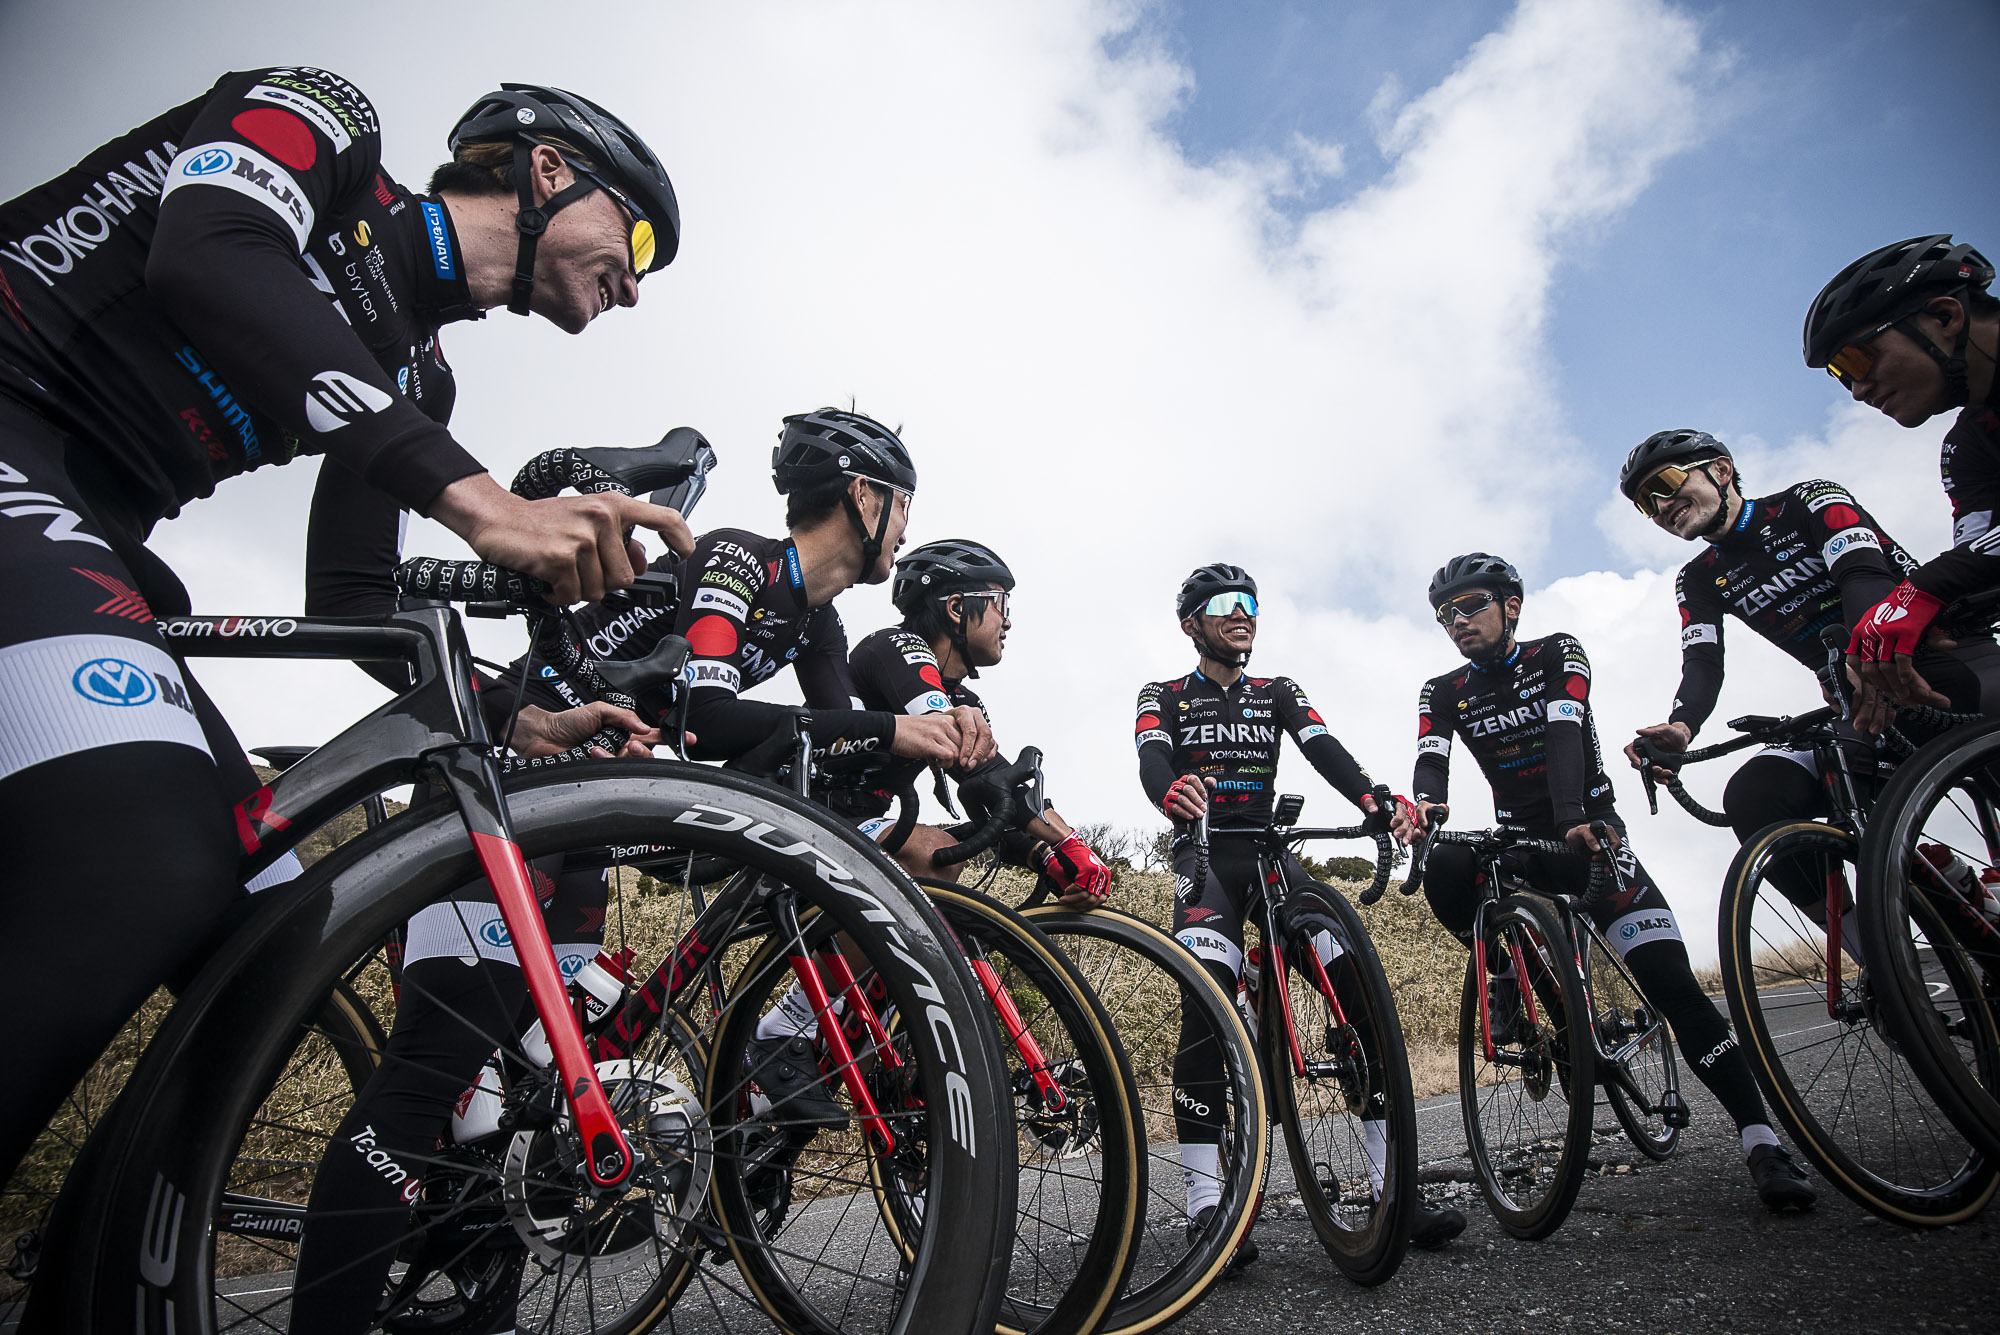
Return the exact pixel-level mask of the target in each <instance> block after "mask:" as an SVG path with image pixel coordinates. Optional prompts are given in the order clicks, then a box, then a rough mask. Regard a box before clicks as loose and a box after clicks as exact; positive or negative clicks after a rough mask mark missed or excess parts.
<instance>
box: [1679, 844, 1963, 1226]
mask: <svg viewBox="0 0 2000 1335" xmlns="http://www.w3.org/2000/svg"><path fill="white" fill-rule="evenodd" d="M1856 856H1857V841H1856V840H1855V838H1854V836H1853V835H1851V834H1849V833H1848V832H1847V831H1845V830H1841V829H1836V828H1834V827H1833V826H1830V825H1824V824H1820V823H1818V822H1815V821H1801V822H1793V823H1780V824H1776V825H1769V826H1766V827H1765V828H1764V829H1762V830H1759V831H1758V832H1757V833H1756V834H1754V835H1752V836H1751V837H1750V838H1749V839H1747V840H1745V841H1744V843H1743V846H1742V847H1741V848H1740V849H1738V850H1737V853H1736V857H1735V859H1734V860H1733V861H1732V862H1731V863H1730V866H1729V871H1728V874H1727V875H1726V876H1725V877H1724V880H1723V893H1722V901H1721V905H1720V915H1721V916H1720V919H1719V921H1718V924H1717V939H1718V941H1719V943H1720V945H1721V948H1722V949H1721V953H1722V975H1723V976H1722V981H1723V986H1724V989H1725V991H1726V992H1727V993H1728V995H1729V1014H1730V1019H1731V1020H1732V1021H1733V1022H1734V1023H1735V1025H1736V1032H1737V1034H1738V1035H1739V1036H1741V1038H1742V1039H1743V1041H1744V1044H1745V1055H1746V1056H1748V1057H1749V1059H1750V1065H1751V1068H1752V1069H1753V1070H1755V1071H1756V1073H1757V1082H1758V1084H1759V1085H1761V1086H1762V1087H1763V1089H1764V1094H1765V1097H1766V1099H1768V1100H1769V1102H1770V1104H1771V1109H1772V1111H1773V1112H1774V1113H1776V1114H1777V1117H1778V1120H1779V1121H1780V1122H1781V1123H1782V1124H1783V1125H1784V1128H1785V1130H1786V1131H1787V1132H1788V1133H1789V1134H1790V1135H1791V1137H1792V1142H1793V1143H1794V1144H1795V1145H1797V1146H1798V1147H1799V1150H1800V1152H1801V1153H1803V1154H1804V1155H1805V1156H1806V1158H1808V1159H1810V1160H1811V1161H1812V1163H1813V1165H1814V1167H1816V1168H1818V1169H1819V1171H1820V1173H1821V1175H1822V1176H1824V1177H1825V1178H1826V1180H1827V1181H1829V1182H1831V1183H1833V1185H1834V1186H1835V1187H1836V1188H1838V1189H1839V1190H1840V1192H1841V1193H1842V1194H1843V1195H1845V1196H1846V1197H1848V1199H1850V1200H1852V1201H1853V1202H1854V1203H1855V1204H1857V1205H1859V1206H1861V1208H1863V1209H1864V1210H1869V1211H1871V1212H1873V1213H1875V1214H1878V1215H1881V1216H1882V1217H1883V1218H1885V1219H1891V1220H1894V1221H1895V1222H1897V1223H1899V1224H1906V1225H1909V1226H1911V1227H1938V1226H1942V1225H1945V1224H1955V1223H1960V1222H1963V1221H1964V1220H1967V1219H1970V1218H1971V1217H1972V1216H1973V1215H1975V1214H1977V1213H1979V1211H1981V1210H1983V1209H1984V1208H1985V1207H1986V1204H1987V1202H1988V1201H1990V1200H1992V1199H1993V1192H1994V1188H1995V1185H1996V1182H2000V1168H1996V1166H1995V1165H1994V1163H1993V1161H1992V1160H1990V1159H1988V1158H1987V1157H1986V1156H1984V1155H1982V1154H1980V1153H1979V1152H1978V1151H1977V1150H1976V1149H1974V1148H1973V1147H1972V1146H1971V1145H1970V1144H1968V1143H1967V1142H1966V1140H1965V1139H1964V1138H1963V1137H1962V1136H1960V1135H1958V1134H1957V1132H1956V1131H1955V1130H1954V1129H1953V1127H1952V1124H1951V1122H1950V1121H1949V1119H1947V1118H1946V1117H1945V1116H1944V1114H1943V1113H1941V1112H1940V1111H1939V1109H1938V1107H1937V1104H1936V1103H1935V1102H1934V1101H1933V1099H1932V1098H1931V1096H1930V1094H1929V1093H1928V1092H1927V1091H1926V1090H1925V1088H1924V1086H1923V1083H1922V1082H1921V1081H1920V1080H1919V1079H1918V1078H1917V1076H1916V1074H1915V1072H1914V1071H1912V1070H1911V1069H1910V1065H1909V1063H1908V1062H1907V1061H1905V1060H1904V1057H1903V1053H1902V1051H1901V1050H1900V1049H1899V1047H1898V1046H1897V1045H1895V1044H1892V1043H1889V1042H1885V1041H1883V1037H1882V1035H1881V1034H1880V1033H1878V1031H1877V1027H1876V1026H1875V1025H1874V1024H1873V1023H1871V1019H1870V1016H1869V1014H1868V1009H1867V1006H1866V1004H1865V1002H1864V1000H1863V992H1862V985H1861V978H1860V975H1861V968H1860V965H1859V962H1858V961H1856V960H1854V959H1853V958H1851V957H1850V956H1847V955H1846V954H1845V953H1843V957H1842V959H1843V977H1842V984H1841V986H1842V994H1841V996H1840V998H1839V1000H1838V1001H1837V1002H1836V1003H1835V1006H1834V1009H1835V1010H1836V1011H1837V1012H1838V1014H1837V1015H1833V1014H1829V1013H1828V1003H1827V999H1826V927H1825V925H1824V924H1823V923H1820V922H1816V921H1814V920H1813V919H1812V918H1811V917H1809V916H1807V915H1806V914H1805V913H1804V912H1803V911H1801V910H1800V909H1798V908H1797V907H1796V906H1795V905H1794V904H1793V903H1792V902H1791V900H1790V899H1788V898H1787V897H1786V896H1785V894H1784V892H1783V888H1782V886H1780V885H1778V884H1775V883H1774V882H1773V880H1772V872H1773V870H1774V869H1776V868H1779V867H1782V866H1784V865H1785V864H1787V863H1790V864H1792V865H1793V866H1795V867H1796V868H1797V870H1796V872H1795V873H1794V874H1795V875H1799V876H1804V875H1811V876H1812V877H1813V878H1814V880H1815V882H1816V883H1817V884H1820V885H1825V884H1827V881H1828V879H1829V878H1830V877H1833V876H1835V875H1838V876H1840V877H1841V878H1842V880H1843V881H1845V880H1846V877H1847V874H1848V869H1849V868H1851V867H1852V865H1853V863H1854V860H1855V858H1856ZM1847 883H1848V884H1851V882H1847ZM1843 898H1845V895H1844V894H1843ZM1857 1081H1865V1082H1866V1084H1865V1085H1863V1086H1862V1087H1859V1088H1857V1087H1856V1082H1857Z"/></svg>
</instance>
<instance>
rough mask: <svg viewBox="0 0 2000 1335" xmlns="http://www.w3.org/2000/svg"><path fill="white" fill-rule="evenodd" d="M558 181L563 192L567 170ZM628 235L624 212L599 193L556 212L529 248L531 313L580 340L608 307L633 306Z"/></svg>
mask: <svg viewBox="0 0 2000 1335" xmlns="http://www.w3.org/2000/svg"><path fill="white" fill-rule="evenodd" d="M561 176H562V185H564V186H566V185H568V184H569V180H570V179H573V178H572V177H570V174H569V170H568V168H567V167H564V168H562V169H561ZM558 188H560V187H558ZM631 230H632V223H631V219H629V218H628V217H627V216H626V214H625V210H624V209H622V208H620V207H619V205H618V202H617V201H616V200H614V199H613V198H612V197H611V196H610V195H608V194H606V193H605V192H604V191H602V190H593V191H591V192H590V193H589V194H587V195H585V196H583V197H582V198H581V199H578V200H575V201H573V202H571V203H569V204H567V205H565V206H564V207H563V208H561V209H560V210H558V211H557V212H556V214H555V216H554V217H552V218H550V219H549V229H548V231H546V232H544V233H543V234H542V239H541V243H540V244H539V245H538V246H537V247H536V248H535V291H534V297H533V299H532V301H531V303H530V307H531V309H532V310H533V311H534V313H535V314H537V315H540V316H543V317H544V318H546V319H547V320H548V321H549V322H550V323H551V324H554V325H555V326H556V327H557V328H558V329H561V330H562V331H563V332H564V333H566V334H580V333H582V332H583V331H584V329H585V328H586V327H587V326H588V325H589V324H590V322H591V321H592V320H594V319H596V318H597V317H598V316H600V315H602V314H604V313H605V312H606V311H608V310H610V309H611V308H612V307H613V306H633V305H637V304H638V301H639V277H638V275H637V274H635V273H634V272H633V271H632V244H631Z"/></svg>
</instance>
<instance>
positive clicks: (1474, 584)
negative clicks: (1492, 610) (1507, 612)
mask: <svg viewBox="0 0 2000 1335" xmlns="http://www.w3.org/2000/svg"><path fill="white" fill-rule="evenodd" d="M1472 589H1490V590H1492V591H1493V592H1494V593H1497V594H1499V595H1500V596H1501V597H1503V598H1519V597H1522V596H1523V595H1524V593H1525V592H1526V591H1525V590H1524V589H1523V588H1522V586H1521V572H1520V571H1518V570H1516V569H1514V567H1513V566H1511V565H1509V564H1507V562H1505V561H1503V560H1501V559H1500V558H1499V557H1497V556H1490V555H1488V554H1487V553H1485V552H1467V553H1466V554H1465V555H1464V556H1454V557H1452V558H1451V560H1449V561H1446V562H1445V563H1444V564H1443V565H1441V566H1439V567H1438V572H1437V573H1436V574H1435V575H1432V576H1431V607H1432V608H1436V607H1437V605H1438V604H1439V603H1442V602H1443V601H1444V600H1445V599H1447V598H1455V597H1457V596H1458V595H1459V594H1461V593H1465V592H1467V591H1469V590H1472Z"/></svg>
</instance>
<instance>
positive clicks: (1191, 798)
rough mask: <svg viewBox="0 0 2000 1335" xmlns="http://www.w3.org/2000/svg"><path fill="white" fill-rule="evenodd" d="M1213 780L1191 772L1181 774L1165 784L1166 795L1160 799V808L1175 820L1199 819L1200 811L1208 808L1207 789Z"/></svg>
mask: <svg viewBox="0 0 2000 1335" xmlns="http://www.w3.org/2000/svg"><path fill="white" fill-rule="evenodd" d="M1214 782H1215V781H1214V780H1213V779H1198V778H1196V777H1195V776H1194V775H1192V774H1183V775H1181V777H1180V778H1178V779H1175V780H1174V781H1173V782H1172V783H1171V784H1169V785H1168V786H1167V795H1166V796H1165V797H1163V798H1161V799H1160V810H1162V811H1164V812H1166V813H1167V814H1168V815H1169V816H1171V817H1173V818H1174V819H1175V820H1199V819H1201V813H1202V812H1204V811H1207V810H1208V790H1209V787H1210V786H1211V785H1212V784H1213V783H1214Z"/></svg>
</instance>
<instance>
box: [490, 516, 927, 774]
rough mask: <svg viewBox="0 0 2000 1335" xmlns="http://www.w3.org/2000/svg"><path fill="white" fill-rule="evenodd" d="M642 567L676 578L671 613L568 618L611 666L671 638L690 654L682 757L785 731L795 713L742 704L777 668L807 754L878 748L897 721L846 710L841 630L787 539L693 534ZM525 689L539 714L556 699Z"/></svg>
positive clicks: (725, 754)
mask: <svg viewBox="0 0 2000 1335" xmlns="http://www.w3.org/2000/svg"><path fill="white" fill-rule="evenodd" d="M651 568H652V569H654V570H673V571H675V572H676V573H677V574H678V576H679V579H680V587H681V601H680V606H679V607H678V608H676V609H674V610H673V611H672V612H671V613H669V612H668V611H666V610H665V609H654V608H644V607H629V606H615V605H614V606H606V605H605V604H602V603H599V604H594V605H592V606H590V607H587V608H584V609H583V610H582V611H580V612H579V613H578V614H577V620H578V623H579V626H580V629H581V630H582V632H583V635H584V641H585V647H586V649H587V651H588V652H589V653H590V654H591V655H592V656H593V657H596V658H603V659H609V660H612V661H625V660H628V659H635V658H644V657H645V656H646V655H647V654H649V653H651V652H652V651H653V649H654V648H655V647H656V646H657V645H658V644H659V642H660V641H661V640H662V639H663V638H664V637H665V636H667V635H668V634H669V633H671V634H675V635H682V636H685V637H686V638H687V641H688V643H689V645H691V646H692V648H693V651H694V652H693V654H692V656H691V657H690V659H689V661H688V668H687V681H688V683H689V689H690V695H689V699H688V731H690V732H692V733H694V734H695V736H696V738H697V741H696V742H695V743H694V745H693V746H692V747H691V748H690V750H689V756H690V758H691V759H694V760H733V759H735V758H736V757H738V756H740V755H742V754H743V753H744V752H746V751H749V750H750V749H751V748H753V747H755V746H756V745H758V744H759V743H760V742H763V741H765V740H766V739H767V738H769V737H770V736H771V734H772V733H773V732H774V731H776V730H777V729H779V728H781V727H786V726H788V724H789V722H790V719H791V717H792V715H793V714H794V713H795V712H796V711H795V710H794V709H793V708H791V707H789V706H785V705H774V704H766V703H765V702H763V701H761V700H745V699H743V698H742V693H743V692H744V691H747V690H749V689H750V688H752V687H754V686H758V685H761V684H762V683H764V682H766V681H769V680H770V679H771V678H772V677H774V676H776V675H777V673H778V670H779V669H780V668H782V667H785V666H787V665H789V666H790V667H791V668H792V670H793V671H794V672H795V673H796V674H797V675H798V681H799V689H800V691H801V692H803V693H804V695H805V703H806V709H807V710H808V711H809V712H810V714H811V726H812V734H813V746H814V748H815V749H816V750H818V751H821V752H824V753H826V754H828V755H833V756H841V755H848V754H857V753H864V752H869V751H874V750H877V749H881V750H887V749H888V745H889V742H890V740H891V738H892V737H893V736H894V735H895V731H896V720H895V716H894V715H893V714H890V713H887V712H884V711H879V710H869V709H861V708H857V707H856V701H855V688H854V680H853V677H852V676H851V675H850V673H849V670H848V666H847V631H846V629H845V628H844V627H843V626H842V625H841V622H840V614H839V613H838V612H836V611H834V609H833V604H832V603H822V604H820V605H819V606H818V607H809V606H807V605H806V601H805V572H804V570H803V569H802V568H801V567H800V565H799V550H798V548H797V547H796V546H794V545H793V543H792V541H791V540H790V539H789V538H762V537H759V536H757V535H756V534H755V533H745V532H744V531H742V530H741V529H733V528H719V529H716V530H715V531H714V532H713V533H705V534H703V535H702V536H701V537H700V538H698V539H697V540H696V541H695V545H694V553H693V555H691V556H689V557H688V559H687V560H685V561H681V562H676V561H675V559H674V557H673V556H672V555H671V554H669V555H664V556H661V557H659V558H657V559H656V560H655V561H654V562H653V563H652V567H651ZM519 666H520V665H519V664H516V665H515V667H514V668H512V669H510V670H509V671H508V672H507V673H506V674H504V675H503V677H502V679H501V686H500V690H499V692H498V693H499V694H504V695H507V696H508V698H509V699H511V692H512V691H513V689H514V686H515V681H516V679H517V676H518V671H519ZM536 675H537V678H539V677H540V675H541V674H540V673H537V674H536ZM528 689H529V698H530V699H532V700H533V701H534V702H535V703H537V704H541V705H543V706H544V707H546V708H551V709H560V708H562V707H563V705H564V703H565V702H564V701H563V700H561V699H560V698H559V697H557V696H555V695H554V694H553V693H552V692H550V691H549V690H548V689H547V688H546V687H542V685H541V682H540V681H539V680H534V681H531V682H530V685H529V688H528Z"/></svg>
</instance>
